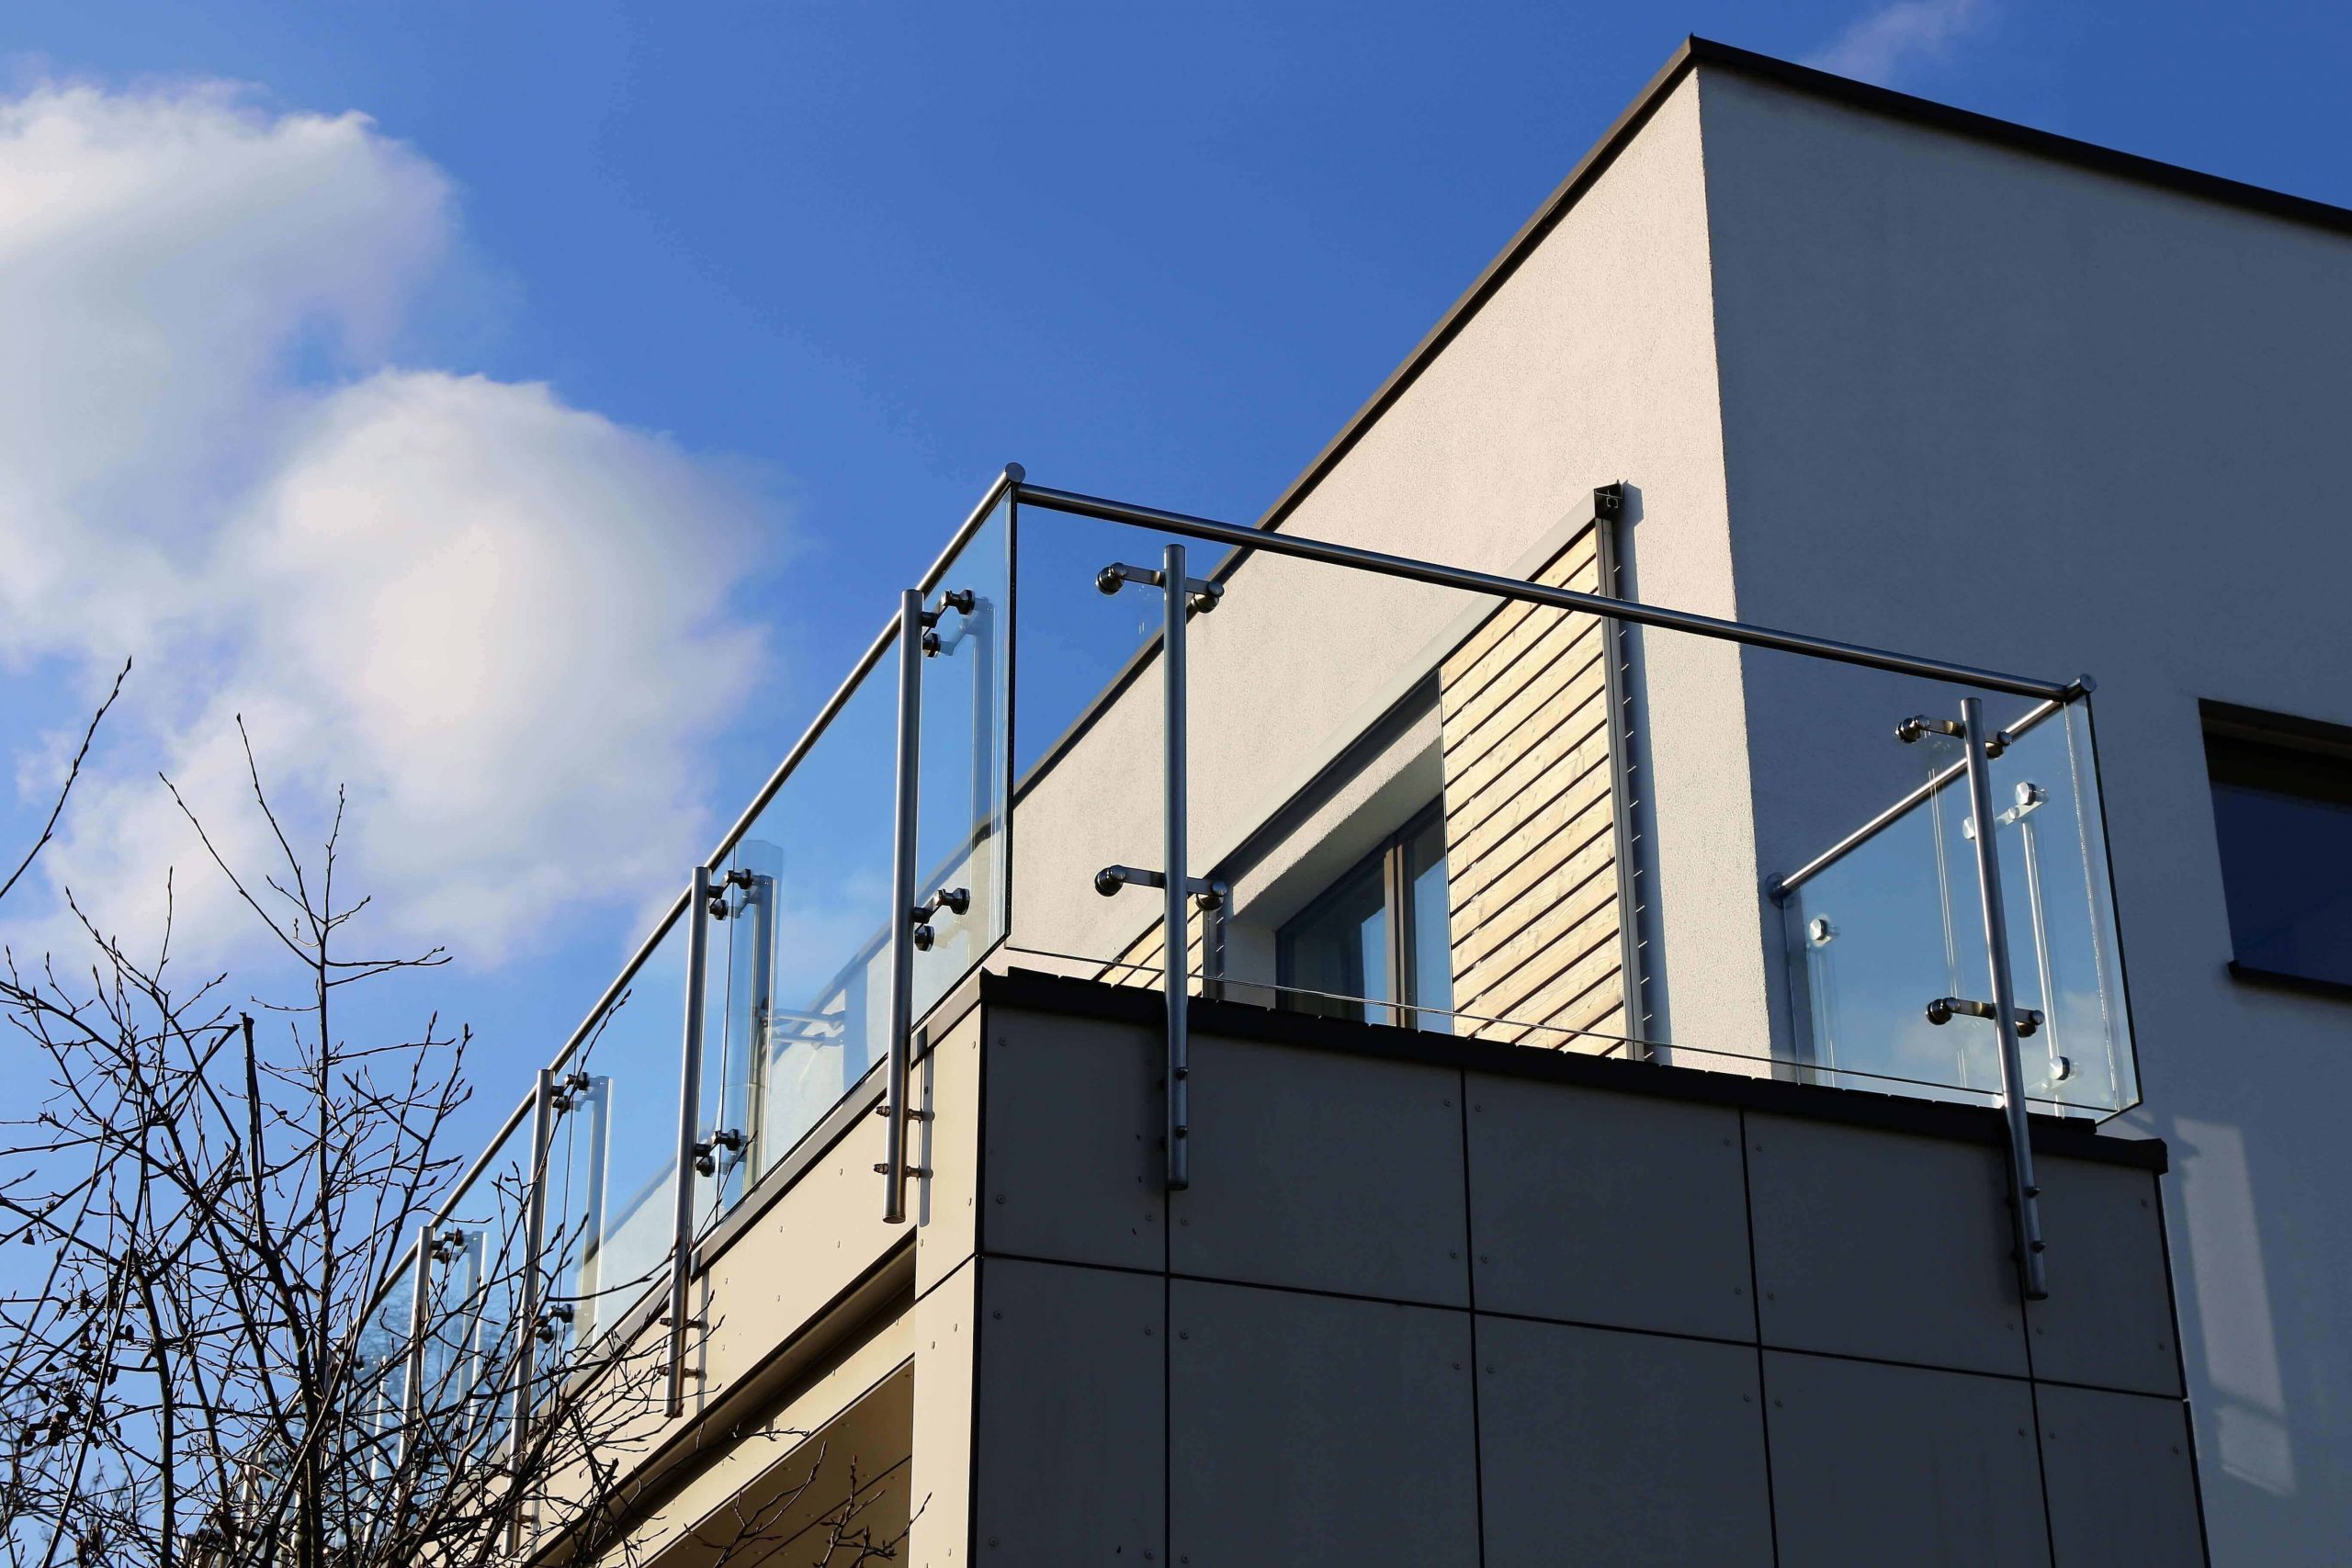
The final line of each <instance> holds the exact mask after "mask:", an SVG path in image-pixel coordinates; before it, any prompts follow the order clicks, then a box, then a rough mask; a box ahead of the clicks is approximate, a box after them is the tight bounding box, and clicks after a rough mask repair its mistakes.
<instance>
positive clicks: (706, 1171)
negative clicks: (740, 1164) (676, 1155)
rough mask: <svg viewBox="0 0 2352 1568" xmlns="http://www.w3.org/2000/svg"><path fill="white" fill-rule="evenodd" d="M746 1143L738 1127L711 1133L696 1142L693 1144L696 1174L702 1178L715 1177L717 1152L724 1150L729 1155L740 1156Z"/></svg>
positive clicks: (716, 1172) (716, 1173) (746, 1140)
mask: <svg viewBox="0 0 2352 1568" xmlns="http://www.w3.org/2000/svg"><path fill="white" fill-rule="evenodd" d="M748 1141H749V1140H748V1139H746V1138H745V1137H744V1136H743V1133H742V1129H741V1128H739V1127H729V1128H726V1129H724V1130H722V1131H720V1132H717V1133H713V1134H711V1135H710V1136H709V1137H707V1138H702V1139H698V1140H696V1142H695V1172H696V1174H698V1175H702V1176H717V1175H718V1151H719V1150H721V1149H725V1150H726V1151H727V1152H728V1153H729V1154H730V1155H736V1156H741V1154H742V1152H743V1145H744V1144H745V1143H747V1142H748Z"/></svg>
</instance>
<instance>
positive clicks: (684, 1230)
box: [669, 865, 710, 1416]
mask: <svg viewBox="0 0 2352 1568" xmlns="http://www.w3.org/2000/svg"><path fill="white" fill-rule="evenodd" d="M709 903H710V868H709V867H708V866H707V865H698V866H696V867H695V890H694V897H693V898H692V899H691V900H689V901H688V903H687V905H686V912H685V916H684V919H685V920H686V921H687V925H686V1033H685V1049H684V1053H683V1061H682V1063H681V1066H680V1069H679V1085H678V1181H677V1199H678V1203H677V1208H676V1211H675V1213H674V1214H673V1226H672V1230H671V1238H670V1396H669V1412H670V1414H671V1415H672V1416H683V1415H684V1414H685V1411H686V1329H687V1326H688V1325H687V1319H688V1318H689V1317H690V1316H692V1315H693V1314H691V1312H690V1311H689V1310H688V1308H689V1305H690V1303H691V1299H692V1296H693V1292H694V1271H695V1143H696V1141H697V1139H698V1137H699V1134H700V1133H701V1129H702V993H703V977H704V976H705V975H706V974H707V973H708V971H709V966H710V913H709V908H708V906H709Z"/></svg>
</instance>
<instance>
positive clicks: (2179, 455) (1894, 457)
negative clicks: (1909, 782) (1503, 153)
mask: <svg viewBox="0 0 2352 1568" xmlns="http://www.w3.org/2000/svg"><path fill="white" fill-rule="evenodd" d="M1701 86H1702V95H1701V102H1702V106H1703V124H1704V131H1705V153H1706V157H1705V169H1706V177H1707V183H1708V200H1709V242H1708V243H1709V248H1710V250H1711V252H1712V255H1713V269H1714V274H1713V298H1714V302H1715V324H1716V331H1717V338H1718V342H1719V344H1720V352H1721V364H1720V375H1721V380H1722V396H1723V410H1724V460H1725V467H1726V471H1727V475H1728V481H1729V513H1730V519H1731V549H1732V560H1733V566H1734V569H1735V575H1736V583H1737V588H1738V604H1739V609H1740V611H1741V612H1742V614H1743V615H1746V616H1747V618H1749V619H1751V620H1758V621H1763V622H1767V623H1779V624H1783V625H1790V626H1799V627H1803V628H1805V629H1808V630H1813V631H1818V632H1823V633H1826V634H1828V635H1832V636H1837V637H1845V638H1848V639H1850V640H1854V641H1860V642H1871V643H1878V644H1882V645H1886V646H1894V647H1900V648H1904V649H1909V650H1912V651H1917V652H1921V653H1928V654H1933V655H1938V656H1941V657H1947V658H1951V659H1956V660H1965V661H1969V662H1973V663H1977V664H1982V665H1992V666H1998V667H2005V668H2008V669H2013V670H2021V671H2028V672H2030V673H2035V674H2045V675H2050V676H2053V677H2060V678H2064V677H2065V676H2069V675H2072V674H2074V673H2076V672H2078V671H2089V672H2092V673H2094V674H2095V675H2097V676H2098V679H2099V682H2100V684H2099V688H2098V698H2097V703H2096V711H2097V716H2098V741H2099V750H2100V762H2101V766H2102V773H2103V778H2104V794H2105V801H2106V807H2107V812H2108V825H2109V838H2110V841H2111V843H2112V847H2113V853H2114V863H2115V882H2116V891H2117V897H2118V908H2119V916H2120V922H2121V926H2122V931H2123V936H2124V956H2125V962H2126V964H2127V966H2128V970H2129V976H2130V981H2131V999H2132V1004H2133V1017H2134V1021H2135V1023H2136V1026H2137V1031H2136V1032H2137V1037H2138V1045H2139V1060H2140V1070H2141V1075H2142V1081H2143V1088H2144V1093H2145V1104H2144V1105H2143V1108H2142V1110H2141V1111H2138V1112H2137V1113H2135V1114H2133V1115H2132V1116H2131V1117H2130V1118H2128V1119H2127V1122H2126V1125H2128V1126H2129V1127H2130V1128H2131V1129H2132V1130H2136V1131H2145V1132H2147V1133H2152V1134H2156V1135H2159V1136H2162V1137H2164V1138H2165V1139H2166V1140H2167V1141H2169V1143H2170V1144H2171V1145H2172V1149H2173V1154H2174V1158H2175V1161H2176V1170H2177V1175H2175V1176H2174V1177H2173V1178H2171V1179H2169V1180H2168V1181H2167V1183H2166V1187H2167V1190H2168V1198H2167V1201H2168V1203H2169V1214H2168V1218H2169V1228H2170V1244H2171V1247H2172V1252H2173V1258H2174V1267H2175V1269H2176V1271H2177V1276H2178V1281H2177V1282H2178V1294H2179V1298H2180V1305H2181V1312H2182V1319H2183V1321H2182V1333H2183V1336H2184V1341H2185V1347H2186V1349H2187V1354H2188V1378H2189V1393H2190V1398H2191V1400H2192V1403H2193V1406H2194V1409H2195V1413H2196V1422H2197V1431H2198V1442H2199V1462H2200V1465H2201V1468H2202V1482H2203V1487H2204V1492H2205V1501H2206V1509H2207V1517H2208V1520H2209V1524H2210V1529H2211V1540H2212V1547H2213V1553H2214V1561H2215V1562H2218V1563H2222V1564H2254V1563H2263V1564H2273V1563H2288V1562H2314V1563H2315V1562H2342V1561H2343V1560H2344V1555H2345V1552H2346V1541H2347V1540H2352V1335H2347V1330H2346V1324H2347V1315H2346V1301H2347V1300H2352V1225H2346V1224H2345V1222H2344V1219H2343V1209H2344V1201H2345V1199H2344V1194H2345V1192H2346V1190H2348V1189H2352V1145H2347V1143H2346V1140H2345V1139H2344V1137H2343V1136H2342V1132H2341V1129H2342V1125H2343V1122H2344V1116H2345V1108H2344V1101H2345V1099H2346V1095H2347V1093H2352V1065H2347V1062H2346V1055H2345V1048H2346V1043H2347V1041H2352V1005H2347V1004H2345V1003H2342V1002H2332V1001H2327V1000H2322V999H2311V998H2299V997H2294V996H2288V995H2282V994H2278V993H2276V992H2272V991H2267V990H2258V989H2255V988H2252V987H2248V986H2245V985H2243V984H2238V983H2234V982H2233V981H2232V980H2231V979H2230V977H2229V976H2228V975H2227V974H2226V972H2225V970H2224V967H2223V966H2224V964H2226V962H2227V961H2228V959H2229V957H2230V954H2231V948H2230V933H2229V927H2228V922H2227V919H2226V915H2225V911H2224V908H2223V902H2222V879H2221V866H2220V862H2219V858H2218V855H2217V852H2216V848H2215V840H2214V833H2213V822H2212V816H2211V807H2210V801H2209V796H2208V791H2207V783H2206V774H2205V763H2204V757H2203V750H2202V742H2201V738H2200V733H2199V720H2198V712H2197V700H2198V699H2199V698H2200V697H2210V698H2219V699H2222V700H2226V701H2230V702H2234V703H2241V704H2245V705H2250V706H2255V707H2260V708H2267V709H2275V710H2279V711H2283V712H2287V713H2291V714H2298V715H2303V716H2310V717H2314V718H2321V719H2328V720H2334V721H2337V722H2343V723H2352V615H2346V612H2345V603H2344V594H2345V587H2344V585H2345V583H2346V580H2347V577H2352V533H2347V530H2346V528H2345V526H2344V523H2345V513H2346V492H2345V481H2344V473H2345V468H2344V451H2345V446H2346V423H2347V413H2352V239H2347V238H2346V236H2344V235H2341V234H2336V233H2332V232H2328V231H2323V230H2321V229H2318V228H2314V227H2309V226H2303V225H2299V224H2296V223H2293V222H2290V221H2287V220H2282V219H2278V218H2274V217H2269V216H2266V215H2263V214H2260V213H2256V212H2253V211H2248V210H2244V209H2237V208H2233V207H2230V206H2224V205H2221V204H2219V203H2217V202H2213V201H2209V200H2205V199H2201V198H2199V197H2191V196H2188V195H2184V194H2180V193H2177V192H2174V191H2169V190H2165V189H2160V188H2156V187H2154V186H2148V185H2143V184H2138V183H2133V182H2130V181H2126V180H2124V179H2121V178H2119V177H2115V176H2112V175H2104V174H2100V173H2097V172H2093V171H2091V170H2088V169H2085V168H2082V167H2078V166H2074V165H2070V164H2060V163H2057V162H2053V161H2050V160H2046V159H2042V158H2038V157H2034V156H2030V155H2028V154H2026V153H2024V152H2017V151H2012V150H2007V149H2003V148H2000V147H1996V146H1993V145H1989V144H1986V143H1984V142H1979V141H1971V140H1967V139H1963V138H1962V137H1960V136H1957V135H1953V134H1950V133H1946V132H1942V131H1939V130H1929V129H1926V128H1921V127H1917V126H1913V125H1908V124H1900V123H1896V122H1894V121H1892V120H1889V119H1884V118H1877V117H1874V116H1871V115H1868V114H1865V113H1863V112H1861V111H1860V110H1857V109H1853V108H1849V107H1842V106H1839V105H1836V104H1831V103H1827V102H1824V101H1820V100H1816V99H1812V98H1807V97H1804V96H1798V95H1796V94H1794V93H1792V92H1789V91H1786V90H1783V89H1781V88H1778V87H1774V86H1770V85H1764V84H1761V83H1758V82H1756V81H1754V80H1752V79H1748V78H1743V77H1739V76H1736V75H1732V74H1727V73H1720V72H1714V71H1711V70H1706V69H1702V73H1701ZM1623 466H1624V468H1626V470H1627V472H1628V474H1629V475H1631V476H1633V477H1634V478H1636V479H1641V478H1644V477H1645V474H1644V471H1643V469H1642V468H1641V467H1640V466H1639V465H1638V464H1637V463H1635V462H1634V461H1631V460H1629V461H1627V462H1626V463H1624V465H1623ZM1657 557H1658V552H1657V551H1656V550H1652V551H1650V552H1649V553H1648V554H1647V555H1646V556H1645V566H1646V567H1647V568H1648V570H1650V571H1651V572H1652V574H1653V576H1652V581H1656V577H1655V573H1656V572H1657V570H1659V567H1660V565H1661V563H1660V562H1659V561H1658V559H1657ZM1708 570H1714V565H1713V562H1712V561H1710V562H1709V566H1708ZM1829 691H1830V688H1828V687H1825V686H1824V685H1823V684H1822V683H1821V682H1818V681H1817V680H1813V679H1809V678H1807V677H1806V676H1805V675H1804V672H1802V671H1798V670H1796V669H1795V668H1794V667H1792V666H1789V665H1786V664H1781V663H1775V662H1772V661H1769V660H1751V661H1750V662H1749V668H1748V671H1747V691H1746V697H1747V726H1748V728H1749V731H1750V732H1751V733H1755V734H1764V735H1771V734H1778V733H1789V732H1793V731H1798V730H1802V729H1803V728H1805V727H1818V726H1819V725H1821V724H1822V723H1823V722H1824V720H1825V717H1828V718H1840V717H1843V716H1842V715H1838V714H1835V713H1832V714H1826V715H1825V711H1824V702H1825V697H1826V695H1827V694H1828V693H1829ZM1837 692H1838V698H1837V700H1838V701H1840V702H1847V701H1850V704H1851V706H1850V708H1849V715H1850V716H1853V717H1854V719H1855V721H1856V722H1858V723H1860V722H1867V723H1871V724H1877V723H1883V722H1892V720H1893V719H1894V717H1898V716H1900V715H1899V713H1897V712H1896V711H1894V710H1895V708H1896V707H1898V706H1899V705H1901V704H1903V703H1905V701H1907V700H1909V698H1908V695H1907V694H1903V693H1900V692H1897V691H1895V690H1894V689H1893V688H1892V687H1889V688H1885V689H1882V690H1877V691H1872V690H1871V689H1870V688H1869V686H1868V683H1867V682H1864V683H1860V684H1855V683H1849V684H1848V685H1846V686H1844V687H1839V688H1837ZM1756 767H1757V778H1756V784H1757V793H1758V798H1759V800H1761V801H1763V802H1765V804H1766V806H1767V807H1768V809H1766V810H1765V811H1764V813H1763V815H1764V816H1765V818H1766V825H1765V828H1764V829H1763V831H1764V833H1765V835H1766V839H1767V843H1766V845H1765V853H1766V859H1767V861H1768V862H1770V861H1772V860H1775V859H1776V858H1785V856H1786V855H1787V854H1788V853H1790V852H1797V851H1802V850H1804V849H1806V848H1810V847H1814V846H1812V845H1809V844H1806V843H1804V842H1801V841H1800V840H1803V839H1804V837H1805V835H1806V834H1808V833H1810V832H1812V831H1814V830H1815V829H1816V828H1817V827H1818V826H1819V824H1815V823H1808V822H1806V821H1805V820H1804V810H1803V808H1802V805H1801V803H1799V802H1795V801H1792V799H1791V798H1790V796H1789V794H1788V792H1787V790H1786V789H1785V787H1784V786H1785V784H1786V782H1787V778H1788V774H1787V773H1786V771H1785V770H1779V771H1776V770H1775V768H1774V765H1773V763H1772V762H1771V761H1770V759H1769V758H1767V757H1766V756H1764V755H1763V754H1762V753H1761V752H1759V754H1758V761H1757V764H1756ZM1772 807H1777V808H1780V809H1771V808H1772ZM1666 830H1667V832H1668V835H1669V837H1670V836H1671V834H1672V831H1673V825H1672V823H1671V821H1669V822H1668V824H1667V828H1666ZM1775 833H1779V834H1781V835H1782V841H1777V842H1776V841H1773V835H1774V834H1775ZM2071 1241H2072V1238H2070V1237H2069V1236H2067V1235H2065V1234H2064V1232H2063V1231H2060V1232H2057V1233H2055V1234H2053V1235H2052V1236H2051V1238H2050V1246H2051V1258H2052V1262H2051V1271H2052V1280H2053V1289H2055V1290H2057V1291H2062V1292H2063V1291H2064V1290H2065V1288H2066V1276H2067V1253H2068V1249H2069V1247H2070V1243H2071Z"/></svg>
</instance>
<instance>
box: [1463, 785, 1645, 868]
mask: <svg viewBox="0 0 2352 1568" xmlns="http://www.w3.org/2000/svg"><path fill="white" fill-rule="evenodd" d="M1560 773H1561V776H1559V777H1556V778H1555V777H1553V776H1551V775H1546V776H1545V779H1544V784H1545V786H1546V787H1545V789H1544V790H1529V791H1526V792H1524V793H1522V794H1521V795H1518V796H1516V797H1515V798H1513V799H1512V800H1510V803H1509V805H1508V806H1506V807H1504V809H1502V810H1500V811H1498V812H1496V813H1495V814H1494V815H1493V816H1491V817H1489V818H1487V820H1486V821H1485V822H1483V823H1481V824H1480V825H1479V826H1478V827H1477V828H1476V829H1473V830H1471V831H1470V832H1467V833H1464V834H1463V835H1462V837H1461V839H1460V840H1459V841H1458V845H1457V842H1456V841H1455V840H1453V837H1452V835H1451V834H1449V835H1448V841H1447V844H1446V854H1447V856H1448V859H1447V862H1446V880H1447V882H1448V883H1449V884H1451V883H1452V882H1453V879H1454V874H1455V873H1454V867H1453V859H1452V857H1453V855H1454V854H1455V853H1456V852H1457V848H1458V852H1459V853H1460V855H1461V857H1462V873H1463V875H1464V878H1465V880H1466V881H1467V882H1468V884H1469V886H1471V887H1473V888H1476V887H1477V886H1482V885H1483V883H1484V882H1486V881H1487V880H1490V878H1489V877H1487V876H1485V875H1481V874H1477V868H1478V866H1479V864H1480V863H1482V862H1484V861H1486V860H1487V859H1488V858H1489V857H1491V856H1493V855H1495V854H1497V853H1498V852H1499V853H1502V854H1503V855H1504V856H1505V858H1504V859H1503V860H1502V861H1501V862H1499V863H1498V867H1497V868H1498V869H1499V867H1500V866H1503V865H1509V864H1510V863H1511V862H1513V861H1515V860H1518V859H1520V858H1521V856H1523V855H1524V854H1525V853H1526V852H1528V851H1529V850H1532V849H1533V848H1534V847H1535V844H1536V842H1537V840H1540V839H1541V838H1542V837H1543V836H1544V834H1546V833H1551V832H1557V831H1559V830H1561V829H1565V828H1566V826H1567V825H1568V824H1569V823H1571V822H1573V821H1575V820H1576V819H1577V817H1579V816H1581V815H1582V814H1583V813H1584V811H1585V809H1586V808H1587V807H1589V806H1591V805H1592V803H1593V802H1594V801H1597V800H1602V799H1606V798H1607V797H1608V795H1609V767H1608V762H1607V759H1606V758H1597V759H1593V760H1590V761H1587V762H1586V765H1585V769H1584V772H1582V773H1573V774H1571V773H1568V772H1567V770H1566V769H1565V768H1564V769H1562V770H1560ZM1510 844H1516V845H1517V846H1518V847H1517V848H1516V849H1505V848H1504V846H1506V845H1510Z"/></svg>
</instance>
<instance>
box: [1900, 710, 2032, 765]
mask: <svg viewBox="0 0 2352 1568" xmlns="http://www.w3.org/2000/svg"><path fill="white" fill-rule="evenodd" d="M1967 734H1968V732H1967V731H1966V730H1965V729H1964V728H1962V727H1961V726H1960V725H1959V724H1957V723H1955V722H1953V721H1952V720H1951V719H1948V718H1930V717H1928V716H1927V715H1926V714H1923V713H1915V714H1913V715H1912V716H1910V717H1909V718H1906V719H1905V720H1904V721H1903V722H1902V723H1901V724H1898V725H1896V726H1895V727H1894V738H1895V739H1897V740H1900V741H1902V742H1903V744H1905V746H1908V745H1910V744H1911V742H1913V741H1914V740H1917V739H1919V738H1920V737H1921V736H1923V735H1941V736H1945V737H1948V738H1949V739H1953V740H1962V739H1967ZM2017 739H2018V738H2017V737H2016V736H2014V735H2011V734H2010V733H2009V732H2008V731H2007V730H2006V729H1996V730H1995V731H1994V732H1993V733H1992V734H1990V735H1988V736H1986V737H1985V756H1986V757H1987V758H1993V757H1998V756H1999V755H2000V754H2001V753H2002V752H2004V751H2006V750H2008V749H2009V748H2010V747H2012V746H2014V745H2016V744H2017Z"/></svg>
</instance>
